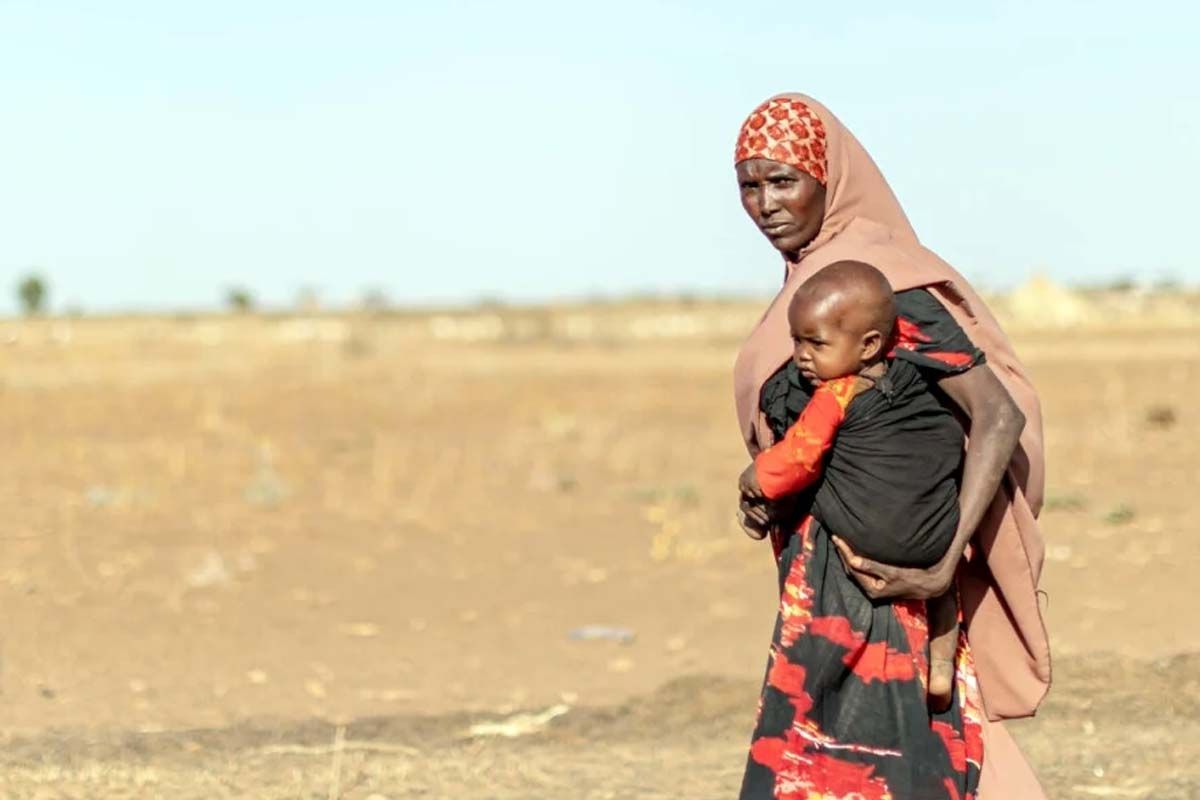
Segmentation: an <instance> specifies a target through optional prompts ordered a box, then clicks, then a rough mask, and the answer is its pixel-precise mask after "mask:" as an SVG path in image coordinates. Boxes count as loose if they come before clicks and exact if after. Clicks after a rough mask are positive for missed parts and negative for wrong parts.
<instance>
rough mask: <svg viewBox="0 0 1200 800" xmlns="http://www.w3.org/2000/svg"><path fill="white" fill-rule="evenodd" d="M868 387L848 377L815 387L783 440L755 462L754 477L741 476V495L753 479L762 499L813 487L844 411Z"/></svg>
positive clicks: (866, 382)
mask: <svg viewBox="0 0 1200 800" xmlns="http://www.w3.org/2000/svg"><path fill="white" fill-rule="evenodd" d="M870 386H871V382H870V381H869V380H867V379H865V378H862V377H859V376H857V375H848V376H846V377H844V378H834V379H833V380H831V381H827V382H825V383H822V384H821V385H820V386H819V387H817V390H816V391H815V392H813V396H812V400H810V401H809V402H808V405H807V406H805V408H804V410H803V411H802V412H800V418H799V419H797V420H796V423H795V424H794V425H792V427H790V428H788V430H787V433H786V434H785V435H784V437H783V439H781V440H780V441H779V442H777V443H776V444H775V445H773V446H771V447H769V448H767V449H766V450H764V451H762V452H761V453H759V454H758V457H757V458H756V459H754V464H753V465H752V466H753V470H752V472H753V474H752V475H751V474H749V473H751V470H747V471H746V472H747V474H744V475H743V479H742V483H743V491H745V489H746V488H747V487H746V484H747V483H748V482H749V481H750V480H751V479H752V480H753V482H754V483H756V484H757V486H755V487H753V488H757V489H759V491H760V492H761V496H763V497H766V498H767V499H768V500H778V499H779V498H780V497H784V496H785V495H789V494H794V493H796V492H799V491H802V490H804V489H805V488H807V487H808V486H810V485H812V484H813V482H815V481H816V480H817V478H819V477H820V476H821V464H822V462H823V461H824V459H825V454H826V453H828V452H829V448H831V447H832V446H833V440H834V438H836V436H837V432H838V428H840V427H841V425H842V422H843V420H845V418H846V407H847V406H848V405H850V401H851V400H853V399H854V398H855V396H857V395H858V394H859V393H861V392H862V391H863V390H865V389H867V388H869V387H870Z"/></svg>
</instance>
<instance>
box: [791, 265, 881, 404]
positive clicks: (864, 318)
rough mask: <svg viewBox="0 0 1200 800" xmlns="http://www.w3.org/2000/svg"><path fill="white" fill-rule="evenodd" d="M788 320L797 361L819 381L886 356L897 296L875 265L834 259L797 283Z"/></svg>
mask: <svg viewBox="0 0 1200 800" xmlns="http://www.w3.org/2000/svg"><path fill="white" fill-rule="evenodd" d="M788 323H789V324H790V325H791V326H792V342H793V343H794V344H795V347H796V350H795V354H794V356H793V358H794V359H795V361H796V366H797V367H799V368H800V373H801V374H802V375H803V376H804V377H805V378H806V379H807V380H808V381H810V382H811V383H813V384H819V383H821V382H822V381H828V380H832V379H833V378H840V377H842V376H843V375H854V374H857V373H858V372H861V371H862V370H863V369H866V368H867V367H869V366H871V365H872V364H875V363H876V362H878V361H880V360H882V359H883V358H884V356H885V355H886V354H887V345H888V341H889V339H891V336H892V328H893V327H894V326H895V324H896V297H895V295H894V294H893V293H892V287H891V285H889V284H888V281H887V278H885V277H883V273H882V272H880V271H879V270H877V269H875V268H874V267H872V266H869V265H867V264H863V263H861V262H858V261H838V262H836V263H833V264H830V265H829V266H827V267H825V268H824V269H822V270H820V271H819V272H817V273H816V274H815V275H813V276H812V277H811V278H809V279H808V280H806V281H805V282H804V283H802V284H801V285H800V288H799V289H797V290H796V294H795V295H794V296H793V297H792V302H791V304H790V305H789V306H788Z"/></svg>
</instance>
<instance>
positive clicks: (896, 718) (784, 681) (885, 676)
mask: <svg viewBox="0 0 1200 800" xmlns="http://www.w3.org/2000/svg"><path fill="white" fill-rule="evenodd" d="M896 300H897V310H898V313H899V317H900V319H899V321H898V339H897V343H896V347H895V349H894V350H893V352H892V353H891V356H892V358H893V362H894V363H896V364H903V369H899V370H896V373H895V374H896V375H898V376H899V377H901V378H904V379H906V380H908V381H910V384H909V388H911V387H912V386H913V385H919V384H911V381H915V380H917V378H915V377H914V376H913V373H914V370H916V371H918V372H919V373H920V376H921V378H920V379H921V380H925V381H928V382H929V383H930V384H933V383H936V381H937V380H938V379H940V378H942V377H945V376H947V375H952V374H956V373H959V372H963V371H965V370H968V369H971V368H972V367H974V366H976V365H978V364H980V363H982V361H983V354H982V353H981V352H980V351H979V350H978V349H976V348H975V347H974V346H973V345H972V344H971V342H970V340H969V339H968V338H967V336H966V334H965V333H963V331H962V329H961V328H960V327H959V326H958V324H957V323H956V322H955V321H954V320H953V318H952V317H951V316H950V315H949V313H948V312H947V311H946V310H945V309H944V308H943V307H942V305H941V304H940V303H939V302H938V301H937V299H936V298H934V297H933V296H932V295H931V294H929V293H928V292H926V291H925V290H923V289H915V290H910V291H905V292H899V293H897V295H896ZM823 394H824V395H826V396H824V397H821V398H819V400H818V402H823V403H827V404H828V405H829V407H830V408H831V409H834V410H836V408H835V406H836V405H837V404H836V403H834V402H832V401H831V400H830V399H829V397H828V396H827V395H828V392H824V393H823ZM925 394H926V395H927V394H928V392H927V391H926V392H925ZM812 397H813V390H812V388H811V387H810V386H809V385H808V384H807V383H805V382H804V380H803V379H802V378H801V377H800V376H799V374H798V371H797V370H796V368H795V367H794V365H791V364H789V365H786V366H785V367H784V368H782V369H781V370H780V371H779V372H777V373H776V374H775V375H774V376H773V377H772V378H770V379H769V380H768V381H767V382H766V383H765V384H764V385H763V388H762V391H761V396H760V401H761V409H762V411H763V412H764V414H765V415H766V417H767V420H768V422H769V423H770V425H771V428H772V430H773V432H774V434H775V437H776V439H777V440H781V439H783V438H784V436H785V434H786V432H787V430H788V429H789V428H790V427H791V426H792V425H793V423H795V422H796V420H797V418H798V417H799V415H800V414H801V412H802V411H804V409H805V408H806V407H807V406H808V403H809V401H810V400H811V399H812ZM910 399H911V398H910ZM926 399H928V398H926ZM888 402H889V400H888V398H887V397H883V398H879V397H875V398H872V399H871V400H870V401H869V402H867V403H865V404H862V405H861V406H860V409H859V410H858V411H857V412H856V408H855V406H856V405H857V404H850V405H848V404H847V403H844V402H843V403H840V409H841V411H843V412H845V420H844V424H845V425H846V426H851V425H854V424H859V425H861V426H866V427H869V426H870V425H871V424H872V423H873V422H875V423H878V422H879V420H878V419H873V417H875V416H877V415H879V414H886V413H888V410H889V405H888ZM897 402H899V401H897ZM925 410H926V411H928V412H929V415H927V416H928V417H929V418H928V419H925V418H922V419H916V417H914V416H913V415H912V414H908V415H905V414H904V413H900V412H897V417H896V419H897V420H900V421H901V422H904V421H905V420H907V423H905V424H900V425H899V426H898V427H895V428H894V429H893V430H894V432H893V433H891V434H887V436H888V438H886V439H883V438H880V436H879V433H878V431H879V430H885V431H886V430H889V429H892V428H877V429H876V433H875V434H873V435H874V436H875V438H874V439H872V438H870V436H868V437H867V438H865V439H862V441H864V442H865V445H864V447H863V448H862V451H861V452H859V453H857V454H856V456H857V458H858V459H859V460H858V462H857V465H856V466H855V468H854V469H855V470H857V471H859V472H860V473H861V472H862V470H861V465H862V463H863V462H862V459H863V458H864V457H865V458H868V459H874V464H875V465H876V466H878V467H879V468H878V469H875V470H874V473H875V477H876V478H880V477H881V476H882V478H883V479H882V480H875V481H874V483H872V484H871V491H870V492H862V493H859V494H857V495H856V494H855V493H854V483H855V478H854V477H853V475H852V474H851V473H852V472H853V471H854V470H851V469H847V470H846V472H845V475H846V476H847V477H846V478H845V479H843V480H842V482H841V485H840V487H839V488H838V489H837V490H836V491H830V490H826V489H823V487H822V483H823V482H826V481H829V480H830V477H829V475H828V474H827V475H826V476H824V477H822V478H819V479H817V480H816V481H815V483H814V486H813V488H812V489H811V490H810V492H809V494H808V495H807V496H806V497H805V498H804V499H803V500H802V502H801V503H800V505H799V508H800V510H799V511H798V512H797V514H796V518H795V522H794V524H790V525H788V526H786V527H785V528H783V530H784V532H785V533H784V534H783V535H779V536H775V537H773V544H774V545H775V548H776V558H777V561H778V567H779V581H780V603H779V612H778V616H777V618H776V623H775V631H774V634H773V637H772V642H771V651H770V659H769V663H768V667H767V675H766V679H765V681H764V684H763V690H762V695H761V698H760V702H759V712H758V721H757V724H756V726H755V731H754V736H753V742H752V744H751V748H750V757H749V761H748V764H747V767H746V773H745V777H744V779H743V782H742V791H741V798H743V800H765V799H766V798H779V799H780V800H947V799H948V800H967V799H968V798H973V797H974V796H975V791H976V787H977V785H978V782H979V771H980V767H981V766H982V763H983V742H982V719H983V716H982V714H983V712H982V707H981V704H980V700H979V690H978V684H977V683H976V680H975V670H974V664H973V662H972V660H971V653H970V649H969V647H968V644H967V639H966V635H965V632H964V633H960V637H959V647H958V654H957V657H956V682H955V692H954V698H953V702H952V704H951V706H950V708H949V709H947V710H946V711H945V712H942V713H937V714H933V713H931V712H930V711H929V709H928V705H927V700H926V688H925V682H926V680H927V674H928V644H929V642H928V638H929V637H928V626H927V623H926V615H925V603H924V601H916V600H893V601H872V600H870V599H869V598H868V597H867V596H866V595H865V594H863V592H862V590H861V588H860V587H859V586H858V584H857V583H856V582H855V581H854V579H853V578H851V577H850V576H849V575H847V573H846V570H845V568H844V567H843V565H842V563H841V560H840V558H839V556H838V554H837V550H836V548H835V547H834V545H833V543H832V542H831V541H830V534H842V533H843V530H845V529H846V526H849V525H852V524H853V525H858V526H861V527H862V529H863V535H867V534H869V533H870V532H871V531H872V529H873V528H874V529H875V532H876V533H877V534H878V527H879V526H880V525H887V524H888V523H887V521H888V520H893V521H894V520H897V519H899V516H898V515H897V510H898V509H899V510H900V514H902V515H903V516H904V518H905V519H911V516H912V514H913V513H914V512H915V511H917V510H919V509H921V508H922V507H924V508H926V509H930V510H931V513H932V514H933V515H934V516H935V517H936V516H937V515H938V514H941V513H942V510H947V511H948V509H946V506H947V502H949V504H950V505H953V506H954V508H953V512H954V514H955V516H954V520H955V521H956V520H957V500H956V494H952V496H951V497H950V498H949V501H948V499H947V496H946V495H945V481H944V480H941V481H939V480H933V481H931V480H930V475H931V474H932V473H930V472H929V470H930V469H934V470H938V469H940V470H942V472H945V471H946V470H947V469H949V470H950V471H951V472H953V473H954V478H956V477H957V470H958V460H957V459H958V458H959V457H960V456H961V437H962V433H961V430H958V431H957V439H947V438H946V435H945V433H946V430H947V429H946V426H945V424H944V423H945V419H946V416H947V415H945V414H944V413H943V415H942V417H941V418H940V420H939V421H938V424H937V425H931V423H930V419H933V418H934V417H936V416H937V415H936V414H933V412H932V410H931V409H925ZM856 413H857V419H856V418H855V414H856ZM810 416H811V415H810ZM918 416H919V415H918ZM914 419H916V422H914V421H913V420H914ZM837 422H838V424H843V420H842V419H840V418H839V419H838V420H837ZM955 424H956V423H955ZM906 425H907V427H906ZM922 426H924V427H922ZM848 429H849V428H848V427H847V430H848ZM923 431H929V433H928V434H925V433H923ZM923 437H924V438H923ZM817 438H820V437H817ZM841 441H842V440H841V439H839V442H841ZM802 444H803V443H802V442H801V443H800V446H802ZM814 444H818V445H819V444H820V443H818V442H817V441H816V439H814ZM825 444H827V443H825ZM838 446H841V445H840V444H839V445H838ZM947 447H949V448H950V449H949V450H948V449H947ZM954 448H958V450H957V452H954ZM837 450H838V447H834V449H833V453H834V454H835V456H834V457H836V453H837ZM818 457H819V456H818ZM834 457H831V458H830V459H829V462H828V463H827V465H826V468H827V469H829V470H832V469H834V467H835V466H836V465H835V464H834V463H833V458H834ZM867 471H868V472H870V471H872V470H870V469H868V470H867ZM889 474H890V475H894V476H895V480H888V479H887V477H886V476H887V475H889ZM922 485H925V486H930V487H935V488H936V491H933V492H932V493H930V494H928V496H926V497H924V498H922V497H914V496H913V493H914V491H918V490H919V489H920V487H921V486H922ZM847 486H849V487H850V489H847V488H846V487H847ZM951 492H952V493H953V492H954V487H953V486H951ZM830 497H832V498H833V499H832V500H831V499H830ZM847 498H849V499H850V502H846V500H847ZM822 504H824V508H825V510H826V511H825V513H822ZM939 509H942V510H939ZM881 520H882V522H880V521H881ZM946 523H947V521H946V520H945V519H943V518H941V517H938V518H937V524H938V525H941V526H942V527H943V528H944V527H945V525H946ZM835 525H836V526H838V527H837V528H835V527H834V526H835ZM905 527H906V529H915V528H914V526H913V525H911V524H906V525H905ZM839 528H840V529H839ZM897 530H898V529H897ZM843 535H844V534H843ZM846 538H847V539H849V540H850V541H851V544H852V546H853V545H854V544H855V542H854V540H853V538H852V537H850V536H846ZM884 539H888V537H887V536H886V535H885V536H884V537H882V538H881V539H880V541H879V544H880V545H881V546H882V545H884V544H886V543H887V542H885V541H884ZM888 541H890V542H891V543H892V544H893V545H894V544H895V542H896V541H902V539H901V537H893V538H891V539H888ZM942 549H943V551H944V547H943V548H942ZM898 555H903V553H899V554H898ZM930 557H931V554H930V553H924V554H921V553H917V554H915V555H913V557H912V558H897V559H891V561H892V563H903V562H905V561H907V562H908V563H913V564H920V563H928V561H929V560H930ZM934 557H936V556H934ZM880 560H885V559H880Z"/></svg>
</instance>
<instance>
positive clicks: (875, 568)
mask: <svg viewBox="0 0 1200 800" xmlns="http://www.w3.org/2000/svg"><path fill="white" fill-rule="evenodd" d="M833 543H834V545H836V546H837V549H838V553H840V554H841V556H842V563H843V564H844V565H845V567H846V572H848V573H849V574H850V577H852V578H854V580H856V581H858V585H859V586H861V587H862V590H863V593H864V594H866V595H867V597H870V598H871V599H872V600H883V599H886V598H892V597H898V598H902V599H904V600H928V599H930V598H931V597H940V596H941V595H943V594H945V593H946V590H948V589H949V588H950V584H951V583H953V581H954V569H955V566H956V565H955V564H951V563H950V562H949V560H948V559H946V558H943V559H942V560H941V561H939V562H938V563H936V564H934V565H933V566H932V567H928V568H926V569H920V568H914V567H893V566H892V565H890V564H881V563H879V562H878V561H873V560H871V559H869V558H867V557H866V556H860V555H858V554H857V553H855V552H854V551H853V550H852V549H850V545H848V544H846V542H845V541H843V540H842V539H840V538H838V537H837V536H834V537H833ZM954 560H955V562H957V560H958V559H957V558H955V559H954Z"/></svg>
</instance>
